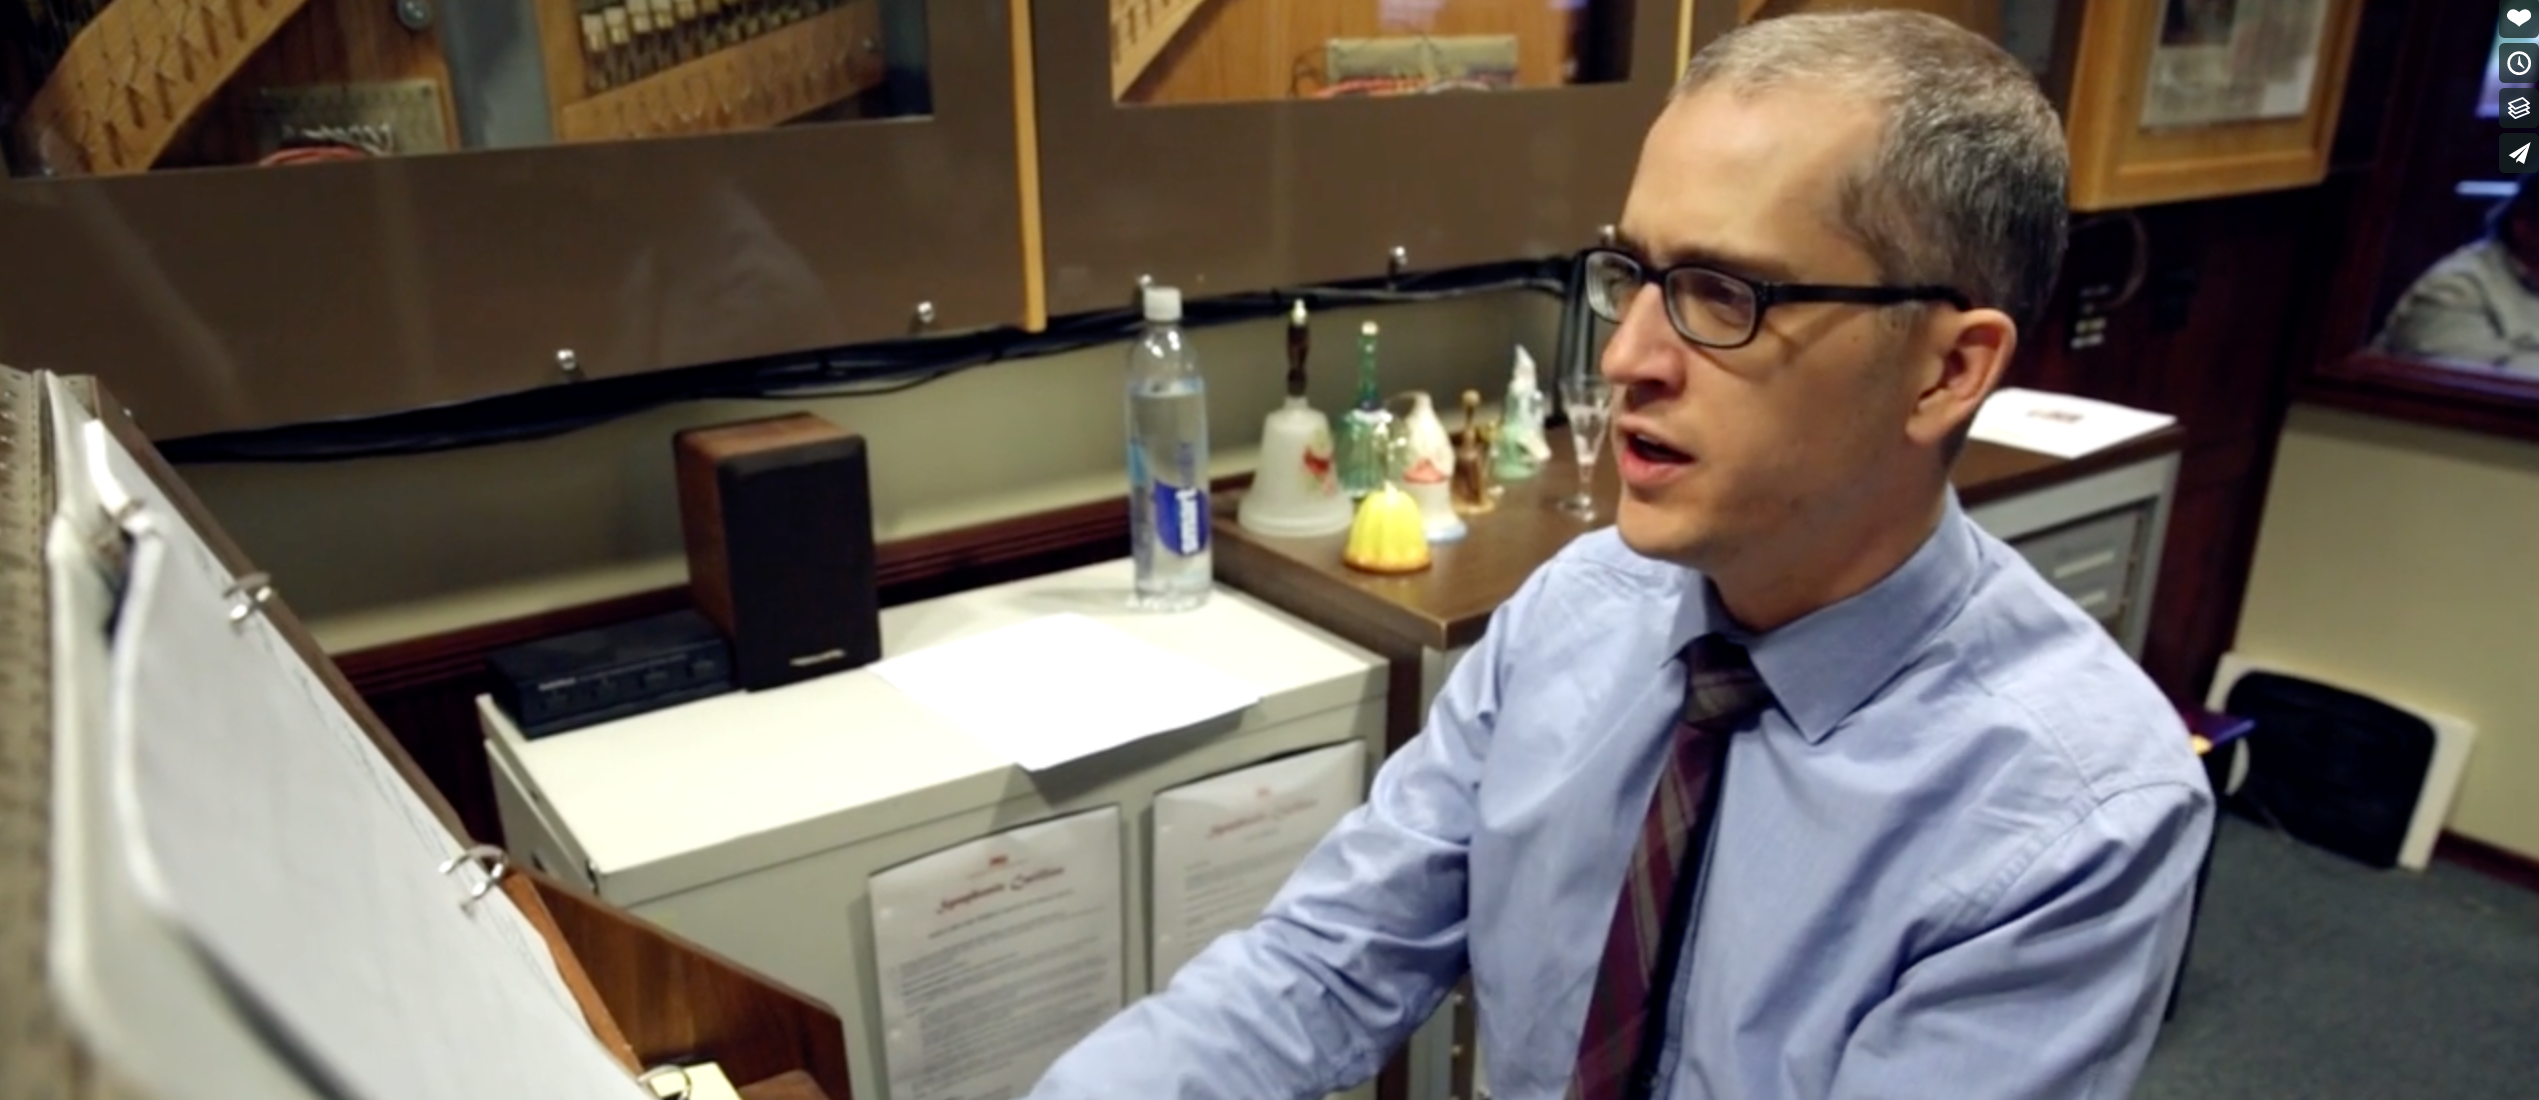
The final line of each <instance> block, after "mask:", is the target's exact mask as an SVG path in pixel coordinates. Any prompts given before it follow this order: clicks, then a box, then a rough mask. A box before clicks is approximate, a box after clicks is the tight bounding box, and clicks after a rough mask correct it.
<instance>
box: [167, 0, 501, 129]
mask: <svg viewBox="0 0 2539 1100" xmlns="http://www.w3.org/2000/svg"><path fill="white" fill-rule="evenodd" d="M396 8H397V6H396V4H395V3H394V2H393V0H309V2H308V4H307V6H306V7H304V8H302V9H301V10H300V13H299V14H298V15H297V16H294V17H293V18H292V20H291V21H290V22H289V23H287V24H285V25H284V26H283V28H282V31H281V33H279V34H276V35H274V37H273V40H272V41H271V42H268V43H266V44H265V46H264V48H263V49H261V50H259V51H257V52H256V55H255V56H254V58H252V59H251V60H249V61H248V62H247V65H246V67H245V68H243V69H241V70H239V72H238V76H237V77H236V78H235V79H233V80H231V81H230V82H229V83H228V84H227V85H226V86H225V87H223V88H222V89H221V92H220V95H219V96H218V98H216V99H215V100H214V101H213V105H212V108H211V110H210V111H209V112H208V113H207V114H206V115H205V117H204V119H203V125H202V127H201V128H200V130H199V131H198V132H197V133H196V134H195V135H193V138H192V140H190V141H188V142H187V144H186V147H185V149H184V150H183V152H182V153H181V154H172V158H173V157H174V156H182V157H183V158H184V160H185V161H186V162H189V163H195V164H215V165H218V164H245V163H251V162H253V161H254V160H255V159H256V158H257V157H258V156H259V155H260V154H261V153H262V152H263V150H261V149H259V148H258V147H257V141H256V106H257V97H258V94H259V93H260V92H262V91H263V90H264V89H267V88H302V87H313V86H340V85H347V84H368V83H375V82H384V81H399V80H428V81H431V82H432V84H433V86H434V87H435V88H436V89H438V90H439V95H440V113H441V132H442V134H443V135H445V137H446V138H447V140H448V141H449V142H450V143H451V145H452V147H453V148H454V147H455V146H456V143H457V140H458V116H457V115H456V114H455V113H454V111H455V108H454V107H453V105H452V100H451V97H450V67H449V63H448V62H447V61H446V60H444V59H443V57H442V54H441V40H440V34H439V32H437V31H435V30H432V29H428V28H427V29H425V30H420V31H415V30H408V29H407V28H406V27H405V25H404V24H402V23H399V22H398V21H397V13H396ZM170 166H173V165H170Z"/></svg>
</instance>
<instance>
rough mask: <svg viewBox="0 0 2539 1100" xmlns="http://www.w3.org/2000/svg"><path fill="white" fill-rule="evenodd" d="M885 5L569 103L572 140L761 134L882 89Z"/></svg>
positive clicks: (562, 118) (566, 116)
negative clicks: (877, 87) (866, 92)
mask: <svg viewBox="0 0 2539 1100" xmlns="http://www.w3.org/2000/svg"><path fill="white" fill-rule="evenodd" d="M881 33H882V27H881V4H880V3H879V2H878V0H854V2H852V3H849V4H847V5H846V6H844V7H841V8H838V9H835V10H833V11H827V12H822V13H820V14H819V15H815V16H812V17H811V18H809V19H805V20H803V21H802V22H799V23H795V24H793V25H792V26H789V27H784V28H782V29H780V30H776V31H773V32H771V33H768V34H765V35H762V36H760V37H757V38H753V39H750V40H749V41H747V42H743V43H741V44H739V45H736V46H730V47H726V48H724V49H721V50H717V51H715V52H714V53H711V54H708V55H706V56H704V57H700V58H698V59H696V60H694V61H690V62H687V63H686V64H683V65H680V66H677V67H675V68H671V69H665V70H663V71H661V72H658V73H655V74H653V75H652V76H649V77H646V78H644V79H642V80H639V81H636V82H634V83H632V84H628V85H626V86H625V87H622V88H612V89H610V90H608V91H605V92H601V93H599V94H598V95H595V96H592V97H590V98H588V99H583V100H578V101H575V102H572V103H567V104H565V105H564V106H563V107H562V108H561V109H560V110H559V111H558V112H557V118H556V137H557V138H558V139H559V140H563V141H608V140H613V139H618V138H634V137H672V136H678V135H684V134H713V133H724V132H729V131H733V130H758V129H765V128H768V127H771V126H775V125H777V124H778V123H782V122H786V121H788V120H791V119H795V118H799V117H801V116H803V115H805V114H808V113H810V112H812V111H816V110H818V109H820V108H822V107H827V106H830V105H832V104H836V103H839V102H841V101H844V100H846V99H849V98H852V97H853V96H855V95H857V94H859V93H861V92H863V91H865V90H866V89H869V88H872V87H874V86H875V85H878V84H880V83H881V81H882V73H883V68H884V59H883V55H882V49H881Z"/></svg>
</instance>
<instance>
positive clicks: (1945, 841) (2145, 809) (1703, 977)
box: [1033, 12, 2212, 1100]
mask: <svg viewBox="0 0 2539 1100" xmlns="http://www.w3.org/2000/svg"><path fill="white" fill-rule="evenodd" d="M2066 172H2067V161H2066V155H2065V151H2064V146H2063V142H2062V138H2061V131H2060V127H2059V124H2058V123H2057V121H2056V119H2055V116H2054V114H2053V112H2052V111H2051V110H2050V109H2049V107H2048V106H2047V104H2046V103H2045V102H2044V101H2043V100H2042V99H2041V98H2040V97H2039V95H2038V93H2037V91H2036V89H2035V87H2034V85H2033V83H2032V82H2031V81H2030V79H2029V78H2028V76H2027V74H2026V73H2025V72H2024V71H2023V70H2021V69H2020V68H2019V67H2018V65H2017V64H2016V63H2015V62H2013V61H2012V60H2011V59H2010V58H2009V57H2007V56H2005V55H2004V54H2003V53H2002V51H2000V50H1999V49H1998V48H1996V47H1994V46H1993V45H1991V44H1990V43H1987V42H1985V41H1983V40H1981V39H1980V38H1977V37H1976V36H1974V35H1972V34H1969V33H1966V32H1964V31H1962V30H1960V29H1958V28H1956V27H1955V26H1954V25H1952V24H1949V23H1946V22H1944V21H1941V20H1939V19H1936V18H1931V17H1926V16H1920V15H1914V14H1908V13H1902V12H1878V13H1870V14H1850V15H1827V16H1790V17H1786V18H1781V19H1772V20H1766V21H1764V22H1760V23H1757V24H1754V25H1752V26H1751V27H1748V28H1745V29H1742V30H1739V31H1737V32H1735V33H1733V34H1730V35H1727V36H1723V37H1722V38H1721V39H1720V40H1719V41H1718V42H1717V43H1715V44H1714V45H1712V46H1710V47H1708V48H1707V49H1705V50H1704V51H1703V52H1702V53H1701V55H1700V56H1699V57H1697V58H1696V59H1695V60H1694V61H1693V62H1692V64H1691V66H1690V67H1689V69H1688V71H1687V72H1686V74H1685V76H1684V80H1683V83H1682V85H1681V87H1680V88H1679V89H1678V92H1677V93H1676V94H1675V95H1674V96H1673V97H1672V99H1671V101H1670V102H1669V103H1668V104H1667V106H1666V107H1665V110H1664V111H1663V113H1662V114H1661V115H1660V117H1659V118H1658V120H1657V122H1656V124H1655V126H1654V127H1653V128H1652V129H1651V130H1650V132H1649V134H1648V138H1647V141H1646V144H1645V146H1644V147H1643V149H1642V152H1641V159H1640V163H1639V168H1638V173H1637V176H1636V178H1635V179H1634V180H1633V182H1632V184H1631V188H1630V193H1629V196H1628V199H1627V201H1626V203H1625V206H1624V211H1623V215H1622V220H1621V222H1620V229H1621V235H1622V239H1623V247H1621V248H1619V249H1615V250H1609V251H1600V252H1597V253H1593V254H1591V256H1590V259H1589V264H1590V272H1591V276H1592V277H1591V294H1590V297H1591V299H1592V304H1593V305H1594V306H1595V308H1596V309H1597V310H1598V311H1599V312H1601V313H1604V314H1605V315H1606V316H1608V317H1610V318H1612V319H1614V320H1615V322H1616V323H1617V324H1618V325H1619V327H1618V328H1617V329H1616V331H1615V332H1614V334H1613V337H1612V340H1611V342H1610V344H1609V346H1608V347H1607V349H1606V351H1605V356H1604V361H1603V367H1602V369H1603V372H1604V374H1605V375H1606V376H1607V377H1609V378H1610V379H1612V380H1613V381H1614V383H1616V386H1617V389H1618V390H1619V391H1620V393H1621V397H1620V400H1619V408H1618V410H1617V413H1618V416H1617V418H1616V422H1615V443H1616V447H1615V450H1616V452H1617V458H1618V460H1619V462H1620V465H1621V468H1622V477H1623V481H1624V483H1625V486H1626V488H1625V491H1624V493H1623V497H1622V501H1621V505H1620V511H1619V515H1618V518H1617V522H1616V527H1615V528H1614V529H1613V530H1607V531H1598V532H1596V533H1593V534H1590V535H1587V536H1585V537H1582V538H1580V539H1579V540H1577V541H1576V542H1575V543H1573V544H1572V545H1570V546H1569V547H1568V548H1567V549H1565V550H1564V551H1563V552H1562V553H1561V554H1560V555H1558V557H1557V558H1556V559H1555V560H1554V561H1552V562H1550V563H1549V564H1547V565H1546V566H1544V567H1543V568H1542V569H1541V570H1539V571H1538V572H1537V573H1535V575H1534V576H1533V577H1531V578H1530V579H1529V580H1528V581H1527V583H1526V584H1525V585H1524V587H1523V588H1522V590H1521V591H1520V592H1519V593H1518V594H1517V595H1516V596H1515V597H1514V598H1512V599H1511V600H1510V601H1509V602H1508V603H1507V604H1506V605H1504V606H1503V607H1502V608H1500V610H1499V611H1498V612H1497V614H1496V615H1495V617H1494V618H1493V620H1492V623H1491V626H1490V630H1489V632H1488V634H1487V636H1486V637H1485V638H1484V640H1483V641H1482V642H1481V643H1480V644H1479V645H1477V646H1476V647H1475V648H1474V650H1473V651H1472V652H1471V653H1470V654H1469V655H1467V656H1466V657H1465V659H1464V660H1463V661H1462V662H1461V664H1459V665H1458V666H1457V667H1456V669H1455V671H1454V673H1453V675H1452V676H1451V678H1450V679H1449V681H1448V683H1447V685H1446V687H1445V689H1444V690H1443V692H1442V694H1441V695H1440V696H1439V698H1438V700H1437V702H1436V704H1435V706H1434V708H1433V709H1432V710H1431V712H1430V714H1429V716H1428V725H1427V728H1426V729H1425V730H1424V731H1423V732H1422V734H1421V735H1420V737H1419V738H1417V739H1416V740H1415V741H1414V742H1413V743H1411V744H1410V745H1408V746H1406V747H1404V749H1403V750H1402V751H1401V752H1400V753H1399V754H1398V755H1397V756H1396V757H1395V758H1394V759H1393V760H1391V761H1390V762H1389V763H1388V764H1387V765H1386V766H1385V767H1384V769H1383V770H1382V772H1381V773H1380V774H1379V775H1378V777H1377V779H1376V781H1375V783H1374V784H1373V789H1372V791H1371V792H1370V795H1369V801H1368V803H1367V805H1365V806H1364V807H1362V808H1360V809H1359V810H1358V811H1356V812H1355V813H1353V814H1352V815H1351V816H1350V817H1348V818H1347V819H1346V820H1345V821H1344V822H1343V823H1342V824H1341V825H1340V826H1339V827H1338V828H1336V829H1335V830H1334V831H1333V832H1332V833H1331V835H1330V836H1329V837H1328V838H1326V839H1325V840H1324V841H1323V842H1322V844H1321V845H1320V846H1319V847H1318V848H1317V849H1316V850H1315V851H1314V852H1313V853H1312V854H1311V856H1310V857H1309V858H1308V859H1307V860H1306V862H1305V864H1304V866H1303V867H1301V868H1300V869H1299V870H1298V871H1297V873H1296V874H1295V876H1294V877H1293V879H1292V880H1291V881H1290V882H1289V883H1288V884H1287V886H1286V887H1285V888H1284V889H1283V890H1282V891H1281V892H1280V894H1279V896H1278V898H1277V899H1276V900H1275V902H1273V903H1272V905H1271V906H1270V907H1269V909H1268V911H1267V912H1266V913H1265V914H1264V915H1263V917H1262V919H1261V920H1260V922H1259V923H1258V924H1257V925H1256V926H1255V927H1253V928H1251V929H1249V930H1247V931H1245V932H1243V933H1240V934H1236V935H1231V936H1227V937H1225V938H1223V939H1221V940H1219V941H1218V942H1217V943H1215V944H1213V945H1212V946H1211V947H1210V948H1209V949H1208V950H1207V951H1206V952H1205V953H1204V954H1202V955H1201V956H1200V957H1199V958H1198V959H1197V960H1195V961H1193V962H1192V963H1190V964H1188V965H1187V966H1185V967H1184V968H1183V969H1182V970H1181V971H1180V972H1179V973H1178V974H1177V975H1176V976H1175V979H1174V981H1173V983H1172V985H1171V986H1170V988H1169V989H1167V990H1166V991H1165V992H1163V993H1161V994H1159V995H1157V996H1154V997H1151V998H1148V999H1146V1000H1144V1001H1141V1002H1140V1003H1138V1004H1136V1005H1133V1006H1131V1008H1130V1009H1129V1010H1128V1011H1127V1012H1125V1013H1122V1014H1121V1015H1120V1016H1119V1017H1117V1018H1116V1019H1114V1020H1112V1021H1111V1022H1109V1023H1108V1024H1106V1025H1105V1026H1104V1027H1102V1028H1101V1029H1099V1030H1098V1031H1097V1032H1096V1033H1095V1034H1094V1035H1092V1036H1091V1037H1089V1038H1088V1039H1087V1040H1086V1041H1085V1042H1084V1043H1082V1044H1080V1045H1079V1046H1078V1047H1077V1048H1076V1049H1074V1050H1073V1051H1071V1052H1069V1053H1068V1054H1067V1055H1065V1056H1064V1057H1062V1058H1061V1059H1060V1060H1059V1061H1058V1063H1057V1064H1056V1065H1055V1066H1053V1067H1052V1068H1051V1070H1050V1072H1049V1074H1048V1075H1047V1077H1046V1079H1045V1080H1044V1081H1043V1082H1042V1083H1041V1085H1040V1086H1039V1087H1038V1088H1037V1089H1036V1090H1035V1092H1034V1093H1033V1096H1034V1097H1035V1098H1036V1100H1075V1098H1085V1100H1092V1098H1103V1100H1111V1098H1141V1100H1142V1098H1165V1097H1199V1098H1212V1100H1213V1098H1225V1100H1238V1098H1240V1100H1264V1098H1314V1097H1320V1096H1322V1095H1324V1094H1325V1093H1326V1092H1327V1091H1331V1090H1336V1089H1340V1088H1343V1087H1346V1086H1349V1085H1351V1084H1353V1083H1355V1082H1359V1081H1362V1080H1364V1079H1366V1078H1368V1077H1369V1076H1371V1075H1373V1074H1374V1073H1375V1072H1377V1070H1378V1069H1379V1068H1380V1067H1381V1066H1382V1065H1383V1064H1384V1062H1385V1061H1386V1060H1387V1058H1388V1056H1389V1055H1390V1054H1391V1053H1392V1052H1393V1051H1394V1050H1395V1049H1396V1047H1397V1046H1398V1045H1399V1044H1400V1043H1402V1042H1403V1041H1404V1039H1405V1038H1406V1037H1407V1036H1409V1034H1410V1033H1411V1032H1412V1030H1413V1029H1414V1028H1416V1027H1417V1026H1418V1025H1419V1024H1420V1023H1421V1022H1422V1020H1423V1019H1424V1018H1426V1017H1427V1016H1428V1014H1429V1012H1430V1011H1431V1010H1432V1009H1433V1008H1435V1007H1436V1005H1437V1004H1438V1003H1439V1001H1440V1000H1441V999H1442V998H1443V997H1444V996H1445V995H1446V994H1447V993H1448V991H1449V990H1450V989H1451V988H1452V987H1453V986H1454V984H1455V983H1456V982H1457V981H1458V980H1459V979H1461V978H1462V977H1463V976H1464V975H1465V973H1466V972H1467V969H1468V970H1469V972H1470V974H1471V975H1472V977H1473V979H1474V982H1475V986H1476V989H1477V993H1478V998H1479V1013H1480V1036H1481V1053H1482V1055H1483V1057H1484V1059H1485V1062H1486V1070H1487V1073H1488V1076H1489V1079H1490V1082H1491V1092H1492V1094H1493V1095H1494V1096H1495V1097H1498V1098H1499V1100H1555V1098H1560V1097H1564V1096H1575V1097H1582V1098H1588V1100H1602V1098H1605V1097H1674V1098H1691V1097H1733V1098H1779V1097H1808V1098H1823V1097H1843V1098H1866V1097H1879V1098H1897V1097H1948V1098H1951V1100H1982V1098H1990V1097H2022V1098H2024V1097H2040V1098H2041V1097H2053V1098H2056V1100H2072V1098H2085V1097H2116V1096H2121V1095H2122V1094H2124V1093H2125V1092H2126V1090H2127V1089H2128V1088H2129V1087H2130V1086H2131V1084H2132V1082H2133V1080H2134V1078H2135V1076H2136V1074H2137V1073H2138V1071H2139V1070H2140V1068H2141V1065H2142V1063H2143V1060H2144V1057H2145V1055H2146V1053H2147V1051H2148V1050H2149V1048H2150V1045H2151V1040H2152V1036H2153V1032H2154V1030H2155V1028H2156V1027H2157V1023H2158V1019H2159V1015H2160V1011H2161V1008H2162V1006H2163V1001H2164V999H2165V997H2166V994H2167V990H2168V988H2169V984H2170V981H2171V975H2172V973H2173V968H2174V966H2175V965H2176V963H2177V960H2178V958H2179V955H2180V952H2181V949H2182V943H2183V940H2184V937H2185V934H2186V924H2187V911H2188V904H2189V900H2190V895H2191V893H2192V890H2193V884H2194V878H2195V872H2196V868H2197V865H2198V862H2199V859H2200V856H2201V853H2202V849H2203V845H2204V842H2205V838H2206V836H2207V835H2208V831H2209V829H2210V828H2211V821H2212V816H2211V815H2212V809H2211V805H2212V800H2211V794H2210V792H2209V791H2208V790H2207V789H2206V787H2205V785H2204V781H2203V778H2202V772H2201V771H2200V769H2199V768H2198V766H2197V764H2196V762H2195V761H2194V759H2193V757H2192V755H2191V752H2190V750H2189V748H2188V741H2187V733H2186V731H2185V729H2184V728H2183V727H2182V725H2181V724H2180V723H2179V721H2178V718H2177V716H2176V714H2175V712H2174V711H2173V710H2171V709H2169V707H2168V705H2167V704H2166V703H2165V702H2164V700H2163V699H2162V697H2161V695H2160V693H2159V692H2158V691H2157V690H2156V689H2155V688H2154V687H2153V685H2152V684H2151V683H2150V682H2149V681H2148V680H2147V679H2146V678H2145V677H2144V676H2143V674H2142V673H2141V672H2140V671H2139V670H2138V669H2137V668H2136V667H2135V666H2134V665H2133V664H2132V663H2131V662H2130V661H2129V660H2128V659H2127V658H2126V656H2125V655H2124V653H2123V652H2122V651H2121V650H2120V649H2118V648H2117V647H2116V646H2115V645H2114V643H2113V642H2112V641H2111V640H2110V639H2109V638H2108V637H2107V635H2106V633H2105V631H2104V630H2102V629H2101V628H2099V627H2098V626H2097V625H2096V624H2095V623H2093V622H2092V621H2091V620H2090V619H2089V618H2088V617H2086V616H2085V615H2083V614H2082V613H2081V612H2080V611H2079V610H2078V609H2077V608H2075V607H2073V606H2072V605H2071V604H2070V603H2069V602H2068V601H2066V600H2064V599H2063V598H2062V597H2060V596H2058V595H2056V594H2055V592H2054V590H2053V589H2052V588H2051V587H2050V586H2048V585H2047V584H2046V583H2045V582H2044V581H2043V580H2042V579H2041V578H2039V577H2038V576H2037V575H2036V574H2035V573H2034V572H2033V571H2032V570H2031V569H2029V568H2028V567H2027V565H2026V564H2025V563H2024V562H2023V561H2022V560H2021V559H2020V558H2019V556H2018V555H2017V554H2016V553H2015V552H2014V551H2012V550H2011V549H2009V548H2008V547H2007V546H2005V545H2004V544H2002V543H2001V542H1999V541H1997V540H1995V539H1993V538H1991V537H1990V536H1988V535H1986V534H1984V533H1983V532H1982V531H1981V530H1980V529H1978V528H1976V527H1974V526H1973V525H1972V524H1971V523H1970V522H1969V521H1968V520H1967V518H1966V516H1965V515H1964V513H1963V512H1962V511H1960V509H1959V506H1958V504H1957V501H1956V499H1955V497H1954V496H1953V494H1952V493H1951V492H1950V491H1949V489H1948V482H1947V468H1948V465H1949V463H1950V461H1951V459H1952V457H1953V452H1954V450H1955V449H1956V447H1957V445H1958V443H1959V441H1960V440H1962V438H1963V434H1964V432H1965V430H1966V428H1967V425H1968V424H1969V423H1970V421H1971V418H1972V417H1973V416H1974V413H1975V409H1976V407H1977V405H1978V404H1979V403H1980V401H1981V400H1982V398H1983V397H1984V396H1985V394H1986V393H1987V392H1989V390H1990V388H1991V387H1992V386H1993V385H1994V383H1995V382H1996V381H1997V380H1998V379H1999V377H2000V375H2001V372H2002V370H2003V368H2004V367H2005V366H2006V365H2007V364H2008V362H2009V360H2010V357H2011V354H2012V352H2013V350H2014V349H2015V347H2016V343H2017V338H2016V336H2017V321H2019V320H2029V321H2032V320H2033V318H2034V317H2035V316H2036V314H2037V313H2038V311H2039V309H2040V307H2041V304H2042V301H2043V299H2044V297H2045V294H2046V291H2047V287H2048V284H2049V283H2050V282H2051V280H2052V278H2053V275H2054V273H2055V270H2056V267H2057V266H2058V264H2059V262H2060V253H2061V250H2062V240H2063V224H2064V216H2065V200H2064V180H2065V176H2066ZM1662 272H1663V273H1665V274H1661V273H1662ZM1688 668H1689V669H1690V671H1689V672H1688ZM1688 677H1689V678H1690V680H1691V681H1692V683H1691V685H1690V686H1689V687H1688ZM1713 794H1715V795H1716V798H1715V799H1714V798H1713V797H1712V795H1713ZM1705 819H1706V820H1707V825H1706V826H1705V824H1704V822H1705Z"/></svg>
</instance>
